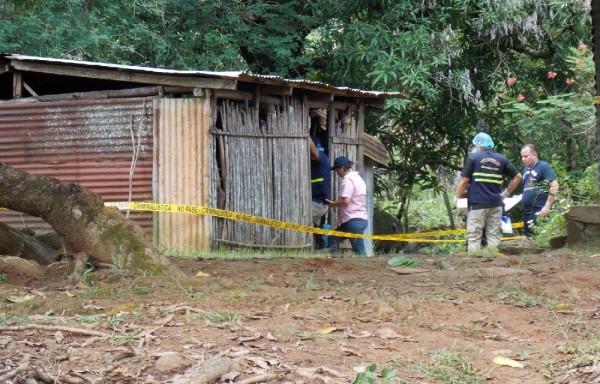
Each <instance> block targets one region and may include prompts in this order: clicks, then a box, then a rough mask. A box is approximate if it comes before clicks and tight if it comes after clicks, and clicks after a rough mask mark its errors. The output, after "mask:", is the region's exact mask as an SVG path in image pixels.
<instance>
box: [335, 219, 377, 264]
mask: <svg viewBox="0 0 600 384" xmlns="http://www.w3.org/2000/svg"><path fill="white" fill-rule="evenodd" d="M368 224H369V222H368V221H367V220H365V219H350V220H348V221H346V222H345V223H344V224H342V225H340V226H339V227H337V228H336V229H335V230H336V231H340V232H349V233H356V234H360V235H362V234H363V233H364V232H365V229H367V225H368ZM346 239H348V240H350V244H352V249H353V250H354V253H357V254H359V255H363V256H367V250H366V249H365V240H364V239H356V238H347V237H338V236H329V246H328V248H329V251H330V252H331V253H338V252H339V251H340V247H339V244H340V243H341V242H342V241H344V240H346Z"/></svg>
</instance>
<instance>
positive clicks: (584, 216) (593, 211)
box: [565, 205, 600, 224]
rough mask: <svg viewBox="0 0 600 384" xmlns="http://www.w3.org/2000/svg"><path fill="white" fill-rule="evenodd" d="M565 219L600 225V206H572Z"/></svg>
mask: <svg viewBox="0 0 600 384" xmlns="http://www.w3.org/2000/svg"><path fill="white" fill-rule="evenodd" d="M565 218H566V219H567V220H572V221H579V222H582V223H586V224H600V205H572V206H571V208H569V212H567V213H566V214H565Z"/></svg>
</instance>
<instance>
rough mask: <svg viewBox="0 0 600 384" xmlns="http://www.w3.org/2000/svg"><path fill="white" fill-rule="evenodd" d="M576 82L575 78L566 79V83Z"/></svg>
mask: <svg viewBox="0 0 600 384" xmlns="http://www.w3.org/2000/svg"><path fill="white" fill-rule="evenodd" d="M574 82H575V80H573V79H567V80H566V83H567V84H569V85H570V84H573V83H574Z"/></svg>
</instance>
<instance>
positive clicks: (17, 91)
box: [13, 72, 23, 99]
mask: <svg viewBox="0 0 600 384" xmlns="http://www.w3.org/2000/svg"><path fill="white" fill-rule="evenodd" d="M22 96H23V77H22V76H21V72H14V73H13V99H20V98H21V97H22Z"/></svg>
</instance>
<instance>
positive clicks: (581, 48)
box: [577, 43, 588, 51]
mask: <svg viewBox="0 0 600 384" xmlns="http://www.w3.org/2000/svg"><path fill="white" fill-rule="evenodd" d="M587 47H588V46H587V45H585V44H583V43H581V44H579V46H578V47H577V49H579V50H580V51H583V50H584V49H587Z"/></svg>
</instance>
